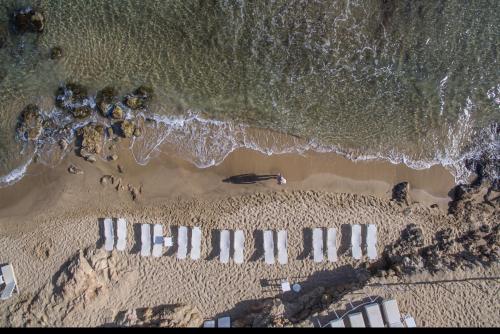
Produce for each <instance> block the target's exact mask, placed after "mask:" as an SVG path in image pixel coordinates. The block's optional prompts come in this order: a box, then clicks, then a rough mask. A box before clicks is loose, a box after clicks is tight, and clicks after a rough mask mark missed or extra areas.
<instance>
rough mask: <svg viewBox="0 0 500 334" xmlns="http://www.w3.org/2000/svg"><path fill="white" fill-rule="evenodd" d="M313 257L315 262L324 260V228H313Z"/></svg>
mask: <svg viewBox="0 0 500 334" xmlns="http://www.w3.org/2000/svg"><path fill="white" fill-rule="evenodd" d="M312 239H313V259H314V262H322V261H323V229H321V228H314V229H313V235H312Z"/></svg>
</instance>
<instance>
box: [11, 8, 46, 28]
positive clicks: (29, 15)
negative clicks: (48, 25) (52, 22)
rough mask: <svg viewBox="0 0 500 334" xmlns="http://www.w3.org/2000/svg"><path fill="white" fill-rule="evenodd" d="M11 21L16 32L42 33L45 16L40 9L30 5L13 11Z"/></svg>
mask: <svg viewBox="0 0 500 334" xmlns="http://www.w3.org/2000/svg"><path fill="white" fill-rule="evenodd" d="M12 21H13V22H12V23H13V26H14V29H15V31H16V32H18V33H21V34H24V33H27V32H32V33H42V32H43V30H44V28H45V17H44V15H43V14H42V12H41V11H39V10H36V9H33V8H31V7H26V8H22V9H19V10H16V11H14V14H13V16H12Z"/></svg>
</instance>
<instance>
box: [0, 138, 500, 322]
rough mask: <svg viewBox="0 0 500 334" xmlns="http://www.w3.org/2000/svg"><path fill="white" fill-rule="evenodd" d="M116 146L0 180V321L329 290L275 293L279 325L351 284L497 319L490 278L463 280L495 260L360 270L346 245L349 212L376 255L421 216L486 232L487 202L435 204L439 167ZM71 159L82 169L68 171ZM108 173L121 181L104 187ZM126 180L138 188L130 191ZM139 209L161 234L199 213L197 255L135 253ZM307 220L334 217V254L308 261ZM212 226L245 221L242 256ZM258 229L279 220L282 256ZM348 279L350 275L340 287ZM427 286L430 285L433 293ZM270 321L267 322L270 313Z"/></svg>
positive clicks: (352, 295)
mask: <svg viewBox="0 0 500 334" xmlns="http://www.w3.org/2000/svg"><path fill="white" fill-rule="evenodd" d="M125 146H126V145H124V147H125ZM125 150H126V148H122V149H121V150H120V151H119V159H118V160H117V161H113V162H109V161H100V160H99V161H97V162H96V163H94V164H91V163H89V162H86V161H84V160H83V159H82V158H79V157H76V156H74V155H70V156H69V157H67V158H66V159H65V160H64V161H63V162H62V163H61V164H60V165H59V166H57V167H56V168H47V167H42V166H39V165H34V166H31V167H30V169H29V170H28V174H27V176H25V177H24V178H23V179H22V180H21V181H20V182H18V183H17V184H15V185H13V186H10V187H6V188H3V189H0V198H1V201H0V226H1V229H0V262H1V263H12V264H13V265H14V268H15V271H16V275H17V280H18V285H19V289H20V293H19V294H14V296H13V297H12V298H11V299H9V300H8V301H3V302H2V303H1V304H0V308H1V309H2V312H1V314H2V320H1V324H2V325H3V326H61V325H64V326H107V325H111V326H116V325H120V324H123V322H120V321H122V320H120V319H121V318H123V314H125V313H126V312H127V310H131V309H143V308H152V309H154V308H158V307H160V308H162V309H165V310H171V311H170V312H171V313H172V314H174V316H171V317H170V318H169V319H170V320H169V321H170V322H169V321H166V322H162V323H161V325H162V326H200V325H201V324H202V322H203V320H207V319H212V318H216V317H219V316H222V315H229V316H231V318H232V319H233V321H234V323H233V325H234V326H238V325H241V326H248V325H252V324H251V323H250V324H249V323H248V321H249V320H248V319H247V320H242V318H244V317H245V316H246V315H247V314H249V309H251V310H254V311H255V310H258V309H259V307H261V308H262V307H264V306H262V305H263V304H262V303H265V301H266V300H267V301H269V300H273V301H274V303H276V300H281V303H283V305H287V304H286V303H294V302H296V301H297V300H299V299H300V300H304V299H307V298H309V299H314V298H323V299H324V298H326V299H328V298H330V300H329V302H328V303H326V304H325V305H324V306H323V307H318V306H315V307H306V306H304V305H308V302H301V303H302V304H301V305H302V306H303V308H305V309H308V311H309V312H305V313H304V310H302V313H303V314H302V316H300V317H299V316H297V313H298V311H297V310H294V309H293V307H288V308H287V307H286V306H285V307H284V306H283V305H281V304H280V305H281V306H280V307H281V308H283V307H284V308H283V310H282V311H283V312H281V313H282V314H280V315H276V316H275V317H274V318H273V319H277V318H279V317H281V318H283V319H285V320H283V321H284V324H285V325H287V324H288V325H295V326H318V320H319V321H320V322H319V323H322V324H325V323H326V322H327V321H328V320H331V319H333V318H334V315H333V314H334V313H332V312H333V311H334V310H337V311H340V310H342V309H345V303H346V300H347V299H349V300H351V301H353V302H354V303H356V302H360V300H361V299H362V298H364V297H363V296H364V295H363V294H367V295H370V296H373V297H379V298H390V297H395V298H396V299H397V300H398V302H399V305H400V310H401V312H402V313H405V314H411V315H412V316H413V317H414V318H415V319H416V322H417V325H418V326H498V325H499V324H500V323H499V322H498V319H499V317H498V301H497V300H496V298H495V296H496V295H497V293H496V292H495V291H496V290H497V289H498V280H497V279H486V280H480V281H477V282H474V284H475V285H477V287H476V288H474V287H471V286H469V285H468V284H466V283H464V282H465V280H463V278H470V277H489V278H491V277H498V274H499V267H498V262H494V263H490V264H489V265H488V266H487V267H484V268H483V267H482V266H480V265H479V266H474V267H472V268H469V267H467V266H460V265H459V266H458V268H455V270H454V271H453V272H451V271H449V270H443V271H440V272H439V273H438V274H434V275H432V274H430V273H428V272H425V271H423V272H421V273H420V274H419V275H412V276H406V275H401V276H394V275H392V276H391V275H388V276H386V277H382V278H379V277H377V276H376V275H368V274H367V271H366V268H367V267H368V266H369V264H368V263H367V261H368V260H367V258H366V255H365V256H364V257H363V260H361V261H358V260H354V259H353V258H352V256H351V255H350V248H349V242H350V239H349V238H350V226H349V225H350V224H360V225H362V226H365V225H366V224H376V225H377V228H378V244H377V250H378V254H379V255H381V254H382V253H383V252H385V251H386V249H387V248H388V247H389V246H390V245H393V244H394V243H396V242H397V240H399V239H400V237H401V233H402V231H403V230H404V229H405V228H406V227H407V226H408V225H409V224H415V225H416V226H417V227H418V228H420V229H421V231H422V237H423V242H424V244H425V245H430V244H432V243H433V242H434V240H435V233H436V232H437V231H439V230H442V229H445V228H449V229H451V231H452V233H453V235H454V236H456V237H458V236H460V235H462V234H463V233H466V232H467V231H469V230H471V229H477V228H478V227H479V226H481V225H488V226H489V227H490V228H492V229H493V232H492V233H497V232H495V231H496V230H495V229H494V228H495V226H497V225H498V206H497V207H496V208H493V209H487V210H477V214H476V213H474V215H473V216H474V217H480V219H478V218H473V219H471V218H470V217H471V215H469V216H468V217H469V218H468V219H464V218H463V217H455V216H453V215H449V214H448V213H447V210H448V202H449V201H450V198H449V197H448V195H447V194H448V192H449V190H450V189H451V188H452V186H453V185H454V183H453V177H452V176H451V174H449V173H448V172H447V171H446V170H445V169H444V168H441V167H433V168H431V169H429V170H422V171H417V170H411V169H409V168H407V167H405V166H402V165H391V164H389V163H386V162H380V161H378V162H358V163H354V162H350V161H348V160H346V159H344V158H342V157H339V156H335V155H332V154H318V153H311V154H308V155H307V156H306V157H304V156H300V155H291V154H290V155H276V156H265V155H262V154H260V153H257V152H253V151H249V150H242V151H236V152H234V153H233V154H232V155H230V156H229V157H228V158H227V159H226V160H225V161H224V162H223V163H222V164H221V165H219V166H217V167H213V168H208V169H201V170H200V169H197V168H195V167H193V166H191V165H190V164H188V163H186V162H183V161H181V160H178V159H175V158H172V157H169V156H167V155H162V156H160V157H158V158H156V159H154V160H153V161H151V163H150V164H148V165H147V166H139V165H137V164H136V163H135V162H134V161H133V158H132V156H131V154H128V153H127V152H126V151H125ZM71 164H73V165H76V166H78V167H79V168H80V169H81V170H82V171H83V174H81V175H80V174H79V175H74V174H70V173H68V171H67V169H68V166H70V165H71ZM118 165H120V168H121V170H122V172H123V173H120V172H119V171H118V170H117V166H118ZM278 172H281V173H283V174H284V175H285V176H286V178H287V181H288V182H287V184H286V185H281V186H280V185H278V184H276V182H275V181H274V180H269V181H263V182H259V183H256V184H231V183H226V182H222V180H223V179H226V178H228V177H230V176H232V175H238V174H243V173H256V174H275V173H278ZM105 175H112V176H114V178H115V182H113V184H111V183H106V184H103V183H102V182H101V179H102V177H103V176H105ZM118 178H120V183H118V181H117V180H118ZM400 181H409V182H410V184H411V188H410V194H409V195H410V199H411V202H410V203H409V205H408V206H406V205H402V204H398V203H396V202H395V201H391V193H392V187H393V186H394V184H395V183H397V182H400ZM117 184H123V185H124V188H123V189H122V190H116V189H115V188H116V185H117ZM128 185H130V186H131V187H132V188H136V189H140V193H137V198H136V199H135V200H133V198H132V195H131V192H130V191H128V190H127V189H129V188H128ZM433 204H437V205H433ZM474 212H475V211H474ZM105 217H113V218H125V219H126V220H127V222H128V227H127V228H128V242H127V247H126V251H124V252H118V251H116V250H115V251H113V252H112V253H107V252H105V251H104V249H103V242H104V237H103V224H102V218H105ZM144 223H149V224H156V223H159V224H162V225H163V227H164V230H165V231H166V232H167V234H168V232H169V231H171V233H173V235H174V239H175V236H176V231H177V227H178V226H188V227H193V226H199V227H201V229H202V248H201V259H200V260H197V261H193V260H190V259H185V260H178V259H177V258H176V256H175V249H173V250H166V251H165V253H164V255H163V256H162V257H160V258H154V257H147V258H145V257H141V256H140V254H139V249H140V225H139V224H144ZM315 227H323V228H327V227H334V228H336V229H337V231H338V245H339V246H338V261H337V262H334V263H331V262H327V261H324V262H322V263H315V262H313V261H312V254H311V253H312V251H311V229H312V228H315ZM222 229H230V230H235V229H241V230H243V231H244V233H245V237H246V244H245V245H246V249H245V254H244V255H245V262H244V263H243V264H235V263H234V262H233V261H232V260H231V261H230V263H229V264H222V263H220V262H219V248H218V247H219V244H218V242H219V239H218V238H219V231H220V230H222ZM265 229H271V230H283V229H284V230H287V231H288V245H289V246H288V247H289V248H288V259H289V261H288V264H286V265H280V264H278V263H276V264H275V265H267V264H265V263H264V261H263V250H262V230H265ZM455 247H458V246H455ZM455 251H456V252H457V253H458V252H459V249H457V250H455ZM370 265H371V264H370ZM282 279H288V280H290V281H291V282H292V283H300V284H301V286H302V290H301V292H300V296H293V295H292V296H289V295H283V294H282V293H281V292H280V289H279V282H280V281H281V280H282ZM445 279H447V280H451V281H457V283H456V284H453V283H448V285H450V287H449V288H448V287H446V286H444V287H441V286H442V285H444V283H443V284H441V285H440V284H438V283H436V284H428V285H414V286H412V287H411V289H410V290H408V289H407V290H404V289H403V290H402V291H400V290H397V289H396V290H394V288H393V289H392V290H391V289H388V288H387V286H391V284H394V286H396V285H397V284H403V283H405V282H406V283H407V282H412V281H413V282H417V281H433V280H445ZM347 282H363V284H362V285H360V286H349V287H345V284H346V283H347ZM377 284H379V285H380V284H382V285H383V286H385V288H380V287H379V288H377ZM339 286H344V288H342V289H343V291H342V292H341V291H339V290H335V287H339ZM318 289H320V290H318ZM332 289H333V290H332ZM325 291H329V292H328V293H326V292H325ZM436 293H439V294H441V295H442V296H443V298H439V299H436V298H435V295H436ZM324 295H327V296H329V297H324ZM318 296H319V297H318ZM360 296H361V297H360ZM417 297H418V298H417ZM346 298H347V299H346ZM337 299H338V300H337ZM174 305H182V307H181V306H174ZM255 305H261V306H255ZM266 305H267V304H266ZM479 305H482V306H481V307H479ZM295 307H296V306H295ZM264 308H265V307H264ZM273 310H274V309H273ZM291 310H293V311H291ZM437 310H439V313H438V312H437ZM150 312H153V311H150ZM165 312H166V311H165ZM262 312H264V311H262ZM266 312H267V311H266ZM269 312H270V314H273V312H275V311H269ZM153 313H154V312H153ZM167 313H168V312H167ZM264 313H265V312H264ZM306 313H308V314H306ZM167 318H168V317H167ZM328 318H330V319H328ZM172 319H173V320H172ZM238 319H239V320H238ZM290 319H292V320H290ZM245 321H246V322H245ZM251 321H254V325H256V326H259V324H258V323H255V320H251ZM274 321H275V322H274V323H273V322H272V321H271V322H270V323H267V324H266V326H267V325H272V324H274V325H276V324H277V323H276V320H274ZM127 324H128V325H130V324H132V325H133V324H134V323H127ZM136 324H137V323H136ZM144 324H146V325H155V323H154V322H149V323H148V322H147V321H144ZM156 325H158V323H156ZM260 326H264V324H260Z"/></svg>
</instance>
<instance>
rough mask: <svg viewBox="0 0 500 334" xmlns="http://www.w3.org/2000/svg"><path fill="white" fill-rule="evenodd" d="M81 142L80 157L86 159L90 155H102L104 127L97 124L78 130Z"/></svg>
mask: <svg viewBox="0 0 500 334" xmlns="http://www.w3.org/2000/svg"><path fill="white" fill-rule="evenodd" d="M78 135H79V137H80V140H81V146H80V155H81V156H82V157H84V158H86V157H89V156H90V155H95V154H99V153H101V150H102V145H103V138H104V127H103V126H101V125H96V124H89V125H86V126H84V127H83V128H81V129H79V130H78Z"/></svg>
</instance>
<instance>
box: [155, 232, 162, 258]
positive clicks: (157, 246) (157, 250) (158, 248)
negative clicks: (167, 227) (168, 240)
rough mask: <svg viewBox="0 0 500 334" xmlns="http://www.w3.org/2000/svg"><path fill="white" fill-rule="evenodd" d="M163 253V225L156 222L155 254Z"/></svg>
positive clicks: (156, 255) (157, 255)
mask: <svg viewBox="0 0 500 334" xmlns="http://www.w3.org/2000/svg"><path fill="white" fill-rule="evenodd" d="M162 255H163V225H161V224H155V225H154V226H153V256H154V257H160V256H162Z"/></svg>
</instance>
